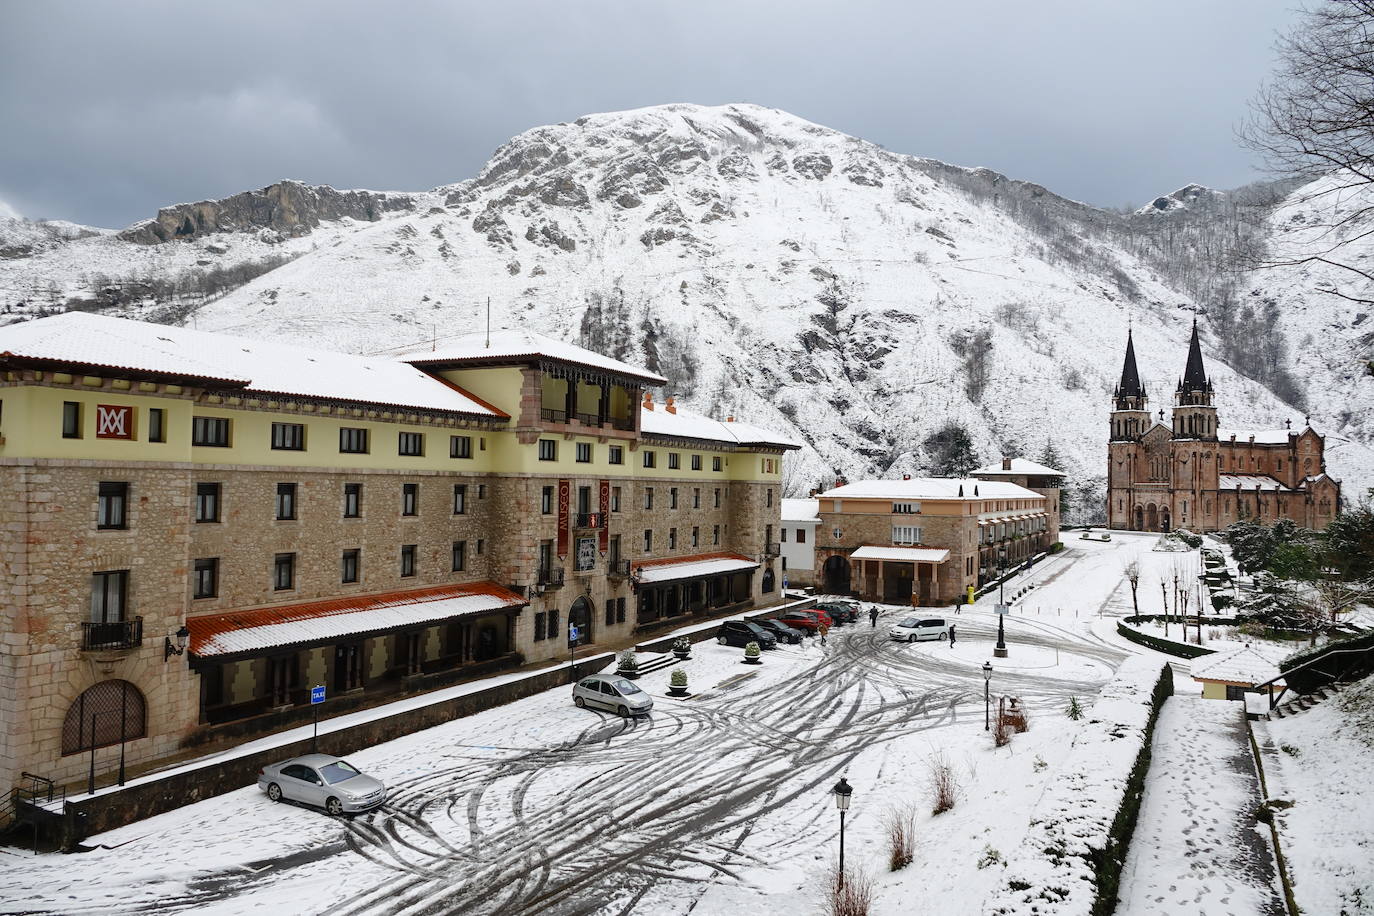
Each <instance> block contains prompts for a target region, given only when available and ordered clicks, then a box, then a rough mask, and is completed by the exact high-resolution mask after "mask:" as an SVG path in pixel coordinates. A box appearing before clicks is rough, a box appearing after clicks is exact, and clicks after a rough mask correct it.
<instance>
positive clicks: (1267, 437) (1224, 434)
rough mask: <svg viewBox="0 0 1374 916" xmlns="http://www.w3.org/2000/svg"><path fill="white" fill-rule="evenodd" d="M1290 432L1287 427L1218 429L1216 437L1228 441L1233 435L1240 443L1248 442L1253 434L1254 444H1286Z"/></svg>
mask: <svg viewBox="0 0 1374 916" xmlns="http://www.w3.org/2000/svg"><path fill="white" fill-rule="evenodd" d="M1291 432H1292V430H1289V429H1258V430H1255V429H1218V430H1217V439H1218V440H1220V441H1221V442H1230V441H1231V437H1232V436H1235V438H1236V442H1237V443H1241V442H1249V441H1250V437H1252V436H1253V437H1254V439H1255V444H1256V445H1287V444H1288V435H1289V433H1291Z"/></svg>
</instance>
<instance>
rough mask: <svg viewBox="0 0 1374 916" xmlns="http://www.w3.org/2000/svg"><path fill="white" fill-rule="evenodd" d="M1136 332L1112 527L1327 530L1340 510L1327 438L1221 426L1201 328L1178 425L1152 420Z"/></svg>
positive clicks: (1114, 437)
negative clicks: (1250, 524)
mask: <svg viewBox="0 0 1374 916" xmlns="http://www.w3.org/2000/svg"><path fill="white" fill-rule="evenodd" d="M1147 404H1148V398H1147V397H1146V394H1145V388H1144V386H1142V385H1141V383H1140V373H1139V371H1138V370H1137V369H1136V362H1135V345H1134V342H1133V341H1132V340H1131V335H1130V333H1129V332H1128V333H1127V336H1126V361H1125V364H1124V365H1123V366H1122V369H1121V382H1120V384H1119V385H1118V386H1117V389H1116V392H1115V394H1114V395H1113V409H1112V413H1111V425H1112V429H1111V441H1110V444H1109V445H1108V447H1107V524H1108V525H1109V526H1110V527H1112V528H1123V529H1132V530H1136V531H1169V530H1171V529H1172V528H1188V529H1190V530H1193V531H1216V530H1219V529H1222V528H1225V527H1226V526H1227V525H1230V524H1231V523H1232V522H1236V521H1242V520H1249V521H1254V522H1259V523H1262V524H1273V523H1274V522H1276V521H1278V520H1279V519H1283V518H1287V519H1292V520H1293V521H1294V522H1296V523H1297V524H1299V525H1301V526H1303V527H1306V528H1313V529H1322V528H1325V527H1326V526H1327V525H1328V524H1329V523H1330V522H1331V519H1332V518H1334V517H1335V515H1336V512H1337V511H1338V509H1339V506H1340V493H1341V487H1340V483H1339V482H1338V481H1336V480H1333V479H1332V478H1331V477H1329V476H1327V474H1326V461H1325V457H1324V452H1325V447H1326V442H1325V439H1324V437H1322V436H1321V435H1319V434H1318V433H1317V432H1316V431H1314V430H1313V429H1312V427H1311V426H1310V425H1308V426H1306V427H1305V428H1304V429H1303V430H1302V431H1301V432H1295V431H1294V430H1292V429H1279V430H1261V431H1254V432H1252V431H1244V432H1242V431H1239V430H1230V429H1227V430H1223V429H1220V428H1219V427H1218V422H1217V410H1216V408H1215V407H1214V406H1213V405H1212V383H1211V382H1209V381H1208V380H1207V373H1206V370H1205V369H1204V368H1203V365H1202V350H1201V347H1200V346H1199V345H1198V333H1197V323H1196V322H1194V323H1193V337H1192V341H1191V342H1190V343H1189V345H1188V362H1187V365H1186V367H1185V369H1184V373H1183V378H1182V379H1181V380H1180V381H1179V383H1178V388H1177V390H1176V391H1175V392H1174V406H1173V417H1172V420H1173V423H1172V426H1170V425H1168V424H1166V423H1165V422H1164V411H1163V410H1162V409H1161V410H1160V411H1159V412H1158V417H1157V418H1152V417H1151V416H1150V411H1149V409H1148V406H1147Z"/></svg>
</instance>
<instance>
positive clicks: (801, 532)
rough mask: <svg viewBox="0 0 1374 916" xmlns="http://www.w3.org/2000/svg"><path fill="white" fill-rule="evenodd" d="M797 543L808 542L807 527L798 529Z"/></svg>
mask: <svg viewBox="0 0 1374 916" xmlns="http://www.w3.org/2000/svg"><path fill="white" fill-rule="evenodd" d="M797 543H798V544H805V543H806V529H805V528H798V529H797Z"/></svg>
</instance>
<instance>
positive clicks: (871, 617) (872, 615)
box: [868, 604, 878, 627]
mask: <svg viewBox="0 0 1374 916" xmlns="http://www.w3.org/2000/svg"><path fill="white" fill-rule="evenodd" d="M868 625H869V626H870V627H876V626H877V625H878V606H877V605H876V604H875V605H873V607H871V608H869V609H868Z"/></svg>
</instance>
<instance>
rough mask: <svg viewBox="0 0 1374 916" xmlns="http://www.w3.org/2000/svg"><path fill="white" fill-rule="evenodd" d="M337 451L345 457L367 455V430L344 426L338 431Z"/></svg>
mask: <svg viewBox="0 0 1374 916" xmlns="http://www.w3.org/2000/svg"><path fill="white" fill-rule="evenodd" d="M339 451H340V452H341V453H342V454H346V455H366V454H367V430H365V429H361V428H358V427H354V426H345V427H342V428H341V429H340V430H339Z"/></svg>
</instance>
